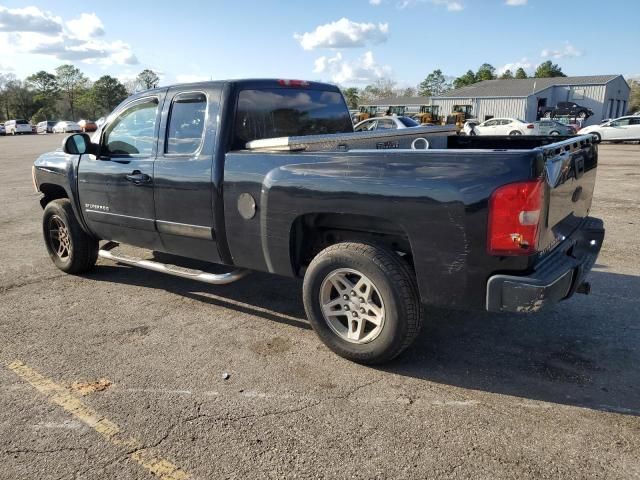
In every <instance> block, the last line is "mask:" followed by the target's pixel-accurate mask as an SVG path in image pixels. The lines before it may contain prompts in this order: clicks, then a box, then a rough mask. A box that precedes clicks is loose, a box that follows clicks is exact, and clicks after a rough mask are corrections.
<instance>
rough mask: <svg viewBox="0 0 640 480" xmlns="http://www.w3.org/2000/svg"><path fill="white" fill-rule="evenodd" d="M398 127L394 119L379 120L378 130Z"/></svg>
mask: <svg viewBox="0 0 640 480" xmlns="http://www.w3.org/2000/svg"><path fill="white" fill-rule="evenodd" d="M394 128H398V127H397V126H396V124H395V122H394V121H393V120H378V127H377V130H393V129H394Z"/></svg>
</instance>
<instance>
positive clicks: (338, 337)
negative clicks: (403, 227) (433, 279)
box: [303, 242, 421, 364]
mask: <svg viewBox="0 0 640 480" xmlns="http://www.w3.org/2000/svg"><path fill="white" fill-rule="evenodd" d="M303 299H304V306H305V310H306V312H307V317H308V318H309V321H310V323H311V326H312V327H313V329H314V330H315V332H316V333H317V334H318V336H319V337H320V339H321V340H322V341H323V342H324V343H325V344H326V345H327V346H328V347H329V348H330V349H331V350H333V351H334V352H335V353H337V354H338V355H340V356H342V357H344V358H347V359H349V360H353V361H355V362H359V363H364V364H375V363H383V362H386V361H389V360H391V359H393V358H394V357H396V356H397V355H399V354H400V353H401V352H402V351H403V350H404V349H405V348H407V347H408V346H409V345H410V344H411V342H412V341H413V340H414V339H415V337H416V336H417V335H418V332H419V330H420V321H421V318H420V302H419V298H418V289H417V286H416V283H415V279H414V276H413V274H412V273H411V272H410V270H409V268H408V266H407V265H406V264H405V262H404V261H403V260H402V259H401V258H400V257H399V256H398V255H396V254H395V253H393V252H391V251H388V250H387V249H385V248H382V247H379V246H375V245H369V244H364V243H351V242H345V243H339V244H336V245H332V246H330V247H328V248H326V249H324V250H323V251H321V252H320V253H319V254H318V255H317V256H316V257H315V258H314V259H313V261H312V262H311V264H310V265H309V268H308V269H307V272H306V275H305V277H304V285H303Z"/></svg>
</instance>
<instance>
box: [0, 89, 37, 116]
mask: <svg viewBox="0 0 640 480" xmlns="http://www.w3.org/2000/svg"><path fill="white" fill-rule="evenodd" d="M4 95H5V96H6V97H5V102H6V107H7V108H6V113H7V118H24V119H29V118H31V117H32V115H33V114H34V113H36V111H38V108H39V107H38V104H37V103H36V102H35V99H34V93H33V91H32V90H31V89H29V88H28V87H27V85H26V84H25V82H23V81H21V80H16V79H11V80H9V81H8V82H7V83H6V85H5V88H4Z"/></svg>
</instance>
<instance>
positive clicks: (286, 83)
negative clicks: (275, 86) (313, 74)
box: [278, 80, 309, 87]
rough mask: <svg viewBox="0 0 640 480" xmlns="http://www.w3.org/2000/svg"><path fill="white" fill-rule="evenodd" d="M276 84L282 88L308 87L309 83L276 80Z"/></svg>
mask: <svg viewBox="0 0 640 480" xmlns="http://www.w3.org/2000/svg"><path fill="white" fill-rule="evenodd" d="M278 83H279V84H280V85H282V86H284V87H308V86H309V82H307V81H305V80H278Z"/></svg>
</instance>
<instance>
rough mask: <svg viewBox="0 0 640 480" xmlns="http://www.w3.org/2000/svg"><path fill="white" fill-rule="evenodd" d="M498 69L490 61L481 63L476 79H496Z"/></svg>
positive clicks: (478, 80)
mask: <svg viewBox="0 0 640 480" xmlns="http://www.w3.org/2000/svg"><path fill="white" fill-rule="evenodd" d="M495 78H496V69H495V68H494V67H493V65H491V64H489V63H483V64H482V65H480V68H479V69H478V72H477V73H476V81H477V82H481V81H483V80H495Z"/></svg>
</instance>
